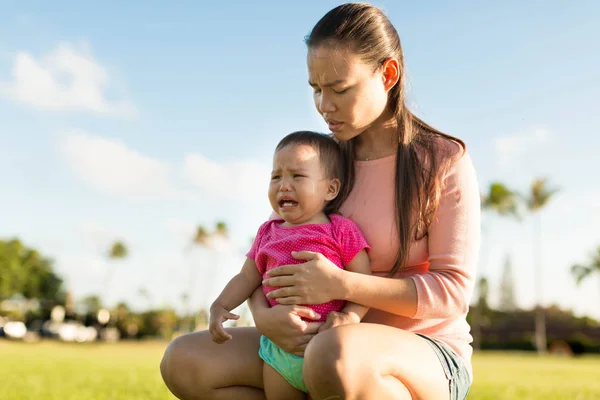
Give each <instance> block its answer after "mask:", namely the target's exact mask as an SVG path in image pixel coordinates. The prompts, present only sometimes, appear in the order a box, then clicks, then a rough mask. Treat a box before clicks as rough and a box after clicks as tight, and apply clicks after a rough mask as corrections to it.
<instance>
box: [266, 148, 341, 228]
mask: <svg viewBox="0 0 600 400" xmlns="http://www.w3.org/2000/svg"><path fill="white" fill-rule="evenodd" d="M332 181H334V180H332V179H329V178H327V177H326V174H325V171H324V170H323V168H322V166H321V162H320V160H319V153H318V152H317V151H316V150H315V149H314V148H312V147H310V146H306V145H290V146H286V147H284V148H283V149H281V150H279V151H277V152H276V153H275V155H274V156H273V172H272V173H271V183H270V185H269V201H270V202H271V206H272V207H273V210H274V211H275V212H276V213H277V214H279V216H280V217H281V218H283V219H284V220H285V221H286V222H288V223H290V224H293V225H295V224H303V223H306V222H309V221H310V220H311V218H313V217H314V216H315V215H317V214H319V213H321V212H322V211H323V208H324V207H325V204H326V202H327V201H329V200H332V199H333V198H334V197H335V195H336V194H337V189H336V187H335V186H336V185H332ZM332 186H333V190H332Z"/></svg>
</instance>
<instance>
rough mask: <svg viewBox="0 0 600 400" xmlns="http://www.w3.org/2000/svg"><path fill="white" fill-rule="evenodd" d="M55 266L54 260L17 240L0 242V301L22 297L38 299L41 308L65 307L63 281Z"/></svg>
mask: <svg viewBox="0 0 600 400" xmlns="http://www.w3.org/2000/svg"><path fill="white" fill-rule="evenodd" d="M53 264H54V262H53V260H51V259H50V258H47V257H44V256H42V255H41V254H40V253H39V252H38V251H37V250H35V249H33V248H29V247H27V246H25V245H24V244H23V243H21V241H19V240H18V239H12V240H8V241H3V240H0V301H1V300H4V299H8V298H9V297H11V296H13V295H16V294H21V295H23V296H24V297H25V298H27V299H39V300H40V301H41V303H42V307H44V304H48V306H50V308H51V307H52V306H54V305H55V304H64V301H65V293H64V292H63V291H62V284H63V281H62V279H61V278H60V276H58V274H56V273H55V272H54V265H53Z"/></svg>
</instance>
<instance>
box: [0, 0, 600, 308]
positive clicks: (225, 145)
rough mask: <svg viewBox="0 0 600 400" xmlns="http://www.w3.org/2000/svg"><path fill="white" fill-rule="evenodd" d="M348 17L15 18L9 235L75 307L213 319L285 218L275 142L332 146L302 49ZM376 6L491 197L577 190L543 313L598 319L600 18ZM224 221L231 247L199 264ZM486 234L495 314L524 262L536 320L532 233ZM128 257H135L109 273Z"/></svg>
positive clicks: (35, 9) (323, 8)
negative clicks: (171, 311)
mask: <svg viewBox="0 0 600 400" xmlns="http://www.w3.org/2000/svg"><path fill="white" fill-rule="evenodd" d="M84 3H85V4H84ZM175 4H176V5H175ZM338 4H341V3H340V2H334V1H304V2H301V3H300V2H299V3H297V4H293V3H292V2H276V1H260V2H245V1H231V2H210V3H199V2H192V1H187V2H177V3H170V4H168V3H167V2H162V3H161V4H159V3H154V4H153V5H152V6H148V3H147V2H141V1H129V2H126V3H123V2H116V1H105V2H102V3H101V4H90V3H87V2H76V1H63V2H61V5H62V8H61V11H58V9H57V7H56V4H52V5H49V4H48V3H47V2H44V1H8V2H3V7H2V13H0V209H2V210H3V212H2V214H1V216H0V238H4V239H8V238H13V237H18V238H20V239H21V240H22V241H23V242H24V243H25V244H26V245H28V246H32V247H35V248H37V249H39V250H40V251H41V252H42V253H43V254H44V255H47V256H48V257H51V258H52V259H53V260H54V262H55V268H56V270H57V271H58V272H59V273H60V275H61V276H62V277H63V278H64V279H65V285H66V288H67V289H69V290H70V291H71V292H72V293H73V295H74V296H75V299H81V298H82V297H83V296H86V295H88V294H90V293H97V294H100V295H102V296H103V298H104V299H105V301H106V302H108V303H109V304H114V303H115V302H116V301H118V300H124V301H126V302H127V303H129V304H130V305H131V306H132V307H134V308H138V309H143V308H145V307H150V306H153V307H155V306H166V305H171V306H175V307H178V308H180V307H181V296H180V295H181V293H182V292H183V291H188V290H189V291H191V292H192V294H191V301H192V303H193V304H194V305H197V306H203V307H206V306H208V305H209V304H210V302H211V301H212V299H213V298H214V297H215V296H216V295H217V294H218V292H219V291H220V289H221V288H222V286H223V285H224V284H225V282H226V281H227V280H228V279H229V278H230V277H231V276H233V274H235V273H236V271H237V270H239V268H240V267H241V265H242V262H243V258H244V254H245V252H246V251H247V250H248V248H249V244H250V238H251V237H253V236H254V234H255V232H256V229H257V228H258V226H259V224H260V223H261V222H263V221H264V220H265V218H267V217H268V216H269V213H270V208H269V204H268V200H267V185H268V180H269V172H270V163H271V157H272V151H273V149H274V147H275V145H276V144H277V142H278V141H279V140H280V139H281V138H282V137H283V136H284V135H286V134H287V133H290V132H292V131H296V130H301V129H311V130H317V131H321V132H326V131H327V127H326V125H325V124H324V123H323V122H322V121H321V119H320V117H319V116H318V114H317V112H316V111H315V109H314V106H313V104H312V96H311V89H310V87H309V86H308V84H307V80H308V75H307V70H306V47H305V45H304V42H303V38H304V37H305V36H306V35H307V34H308V33H309V31H310V29H311V28H312V26H313V25H314V24H315V23H316V22H317V21H318V19H319V18H320V17H321V16H322V15H324V14H325V13H326V12H327V11H328V10H330V9H331V8H333V7H335V6H336V5H338ZM373 4H375V5H377V6H380V7H381V8H382V9H383V10H384V11H385V13H386V14H387V15H388V17H389V18H390V19H391V21H392V23H393V24H394V25H395V27H396V29H397V30H398V32H399V34H400V37H401V41H402V45H403V48H404V53H405V62H406V73H407V76H408V82H409V87H408V99H409V105H410V107H411V109H412V110H414V112H415V113H416V114H418V115H419V116H421V117H422V118H423V119H425V120H426V121H427V122H429V123H430V124H432V125H433V126H435V127H437V128H439V129H440V130H442V131H444V132H447V133H450V134H452V135H454V136H457V137H459V138H461V139H463V140H464V141H465V142H466V144H467V148H468V150H469V152H470V154H471V157H472V158H473V161H474V164H475V168H476V170H477V175H478V179H479V184H480V186H481V190H482V191H485V190H486V188H487V187H488V185H489V184H490V182H492V181H496V180H499V181H502V182H504V183H505V184H506V185H508V186H509V187H511V188H513V189H515V190H519V191H521V192H526V191H527V190H528V187H529V184H530V182H531V181H532V179H533V178H535V177H546V178H547V179H548V181H549V183H550V185H551V187H556V188H558V189H560V190H559V192H558V193H557V194H556V195H555V196H554V197H553V198H552V199H551V201H550V203H549V204H548V206H547V207H546V208H545V209H544V210H543V211H542V212H541V215H540V219H541V226H542V235H541V249H542V258H541V265H542V269H543V277H542V287H543V297H542V299H543V303H544V304H558V305H560V306H561V307H564V308H569V309H572V310H574V312H576V313H577V314H578V315H590V316H594V317H596V318H600V307H599V306H600V277H598V276H596V277H595V278H591V279H589V280H588V281H586V282H584V283H582V284H581V285H580V286H577V285H576V284H575V282H574V279H573V278H572V276H571V275H570V273H569V267H570V265H572V264H574V263H585V262H586V261H587V260H588V255H589V254H590V253H591V252H592V251H593V250H594V249H595V248H596V247H597V246H598V245H600V230H598V226H600V180H599V179H598V178H597V177H596V176H595V175H597V174H594V173H593V171H599V170H600V159H599V158H598V157H597V155H598V148H599V147H600V139H599V136H598V132H600V113H598V112H597V110H596V107H597V106H598V104H600V82H599V80H598V77H597V71H598V65H600V41H599V40H598V38H600V3H598V2H594V1H583V0H582V1H578V2H576V3H570V4H568V3H567V2H564V1H528V2H517V1H504V2H486V3H482V2H477V1H461V2H452V4H450V2H443V1H431V2H426V4H425V3H416V2H413V3H410V2H398V1H391V0H390V1H378V2H374V3H373ZM593 175H594V176H593ZM221 220H222V221H225V222H226V223H227V224H228V226H229V229H230V240H228V241H224V240H221V241H217V242H214V243H213V245H212V248H210V249H201V248H190V246H189V242H190V238H191V236H192V235H193V232H194V230H195V228H196V227H197V226H198V225H204V226H206V227H207V228H208V229H209V230H212V229H213V228H214V226H215V224H216V222H218V221H221ZM483 225H484V226H483V228H484V229H483V236H482V245H481V252H480V261H479V268H478V273H479V274H480V275H485V276H487V277H488V279H489V280H490V287H491V291H492V296H491V301H492V304H495V305H497V292H498V285H499V282H500V277H501V274H502V269H503V265H504V263H505V260H506V258H507V257H509V258H510V260H511V263H512V271H513V276H514V282H515V290H516V294H517V303H518V304H519V305H520V306H522V307H531V306H532V305H533V304H534V301H535V297H534V254H533V248H534V236H533V234H532V233H533V232H532V226H533V224H532V219H531V218H530V217H524V218H523V219H522V220H521V221H516V220H511V219H506V218H504V219H502V218H499V217H497V216H494V215H488V214H485V215H484V217H483ZM114 240H122V241H124V242H125V243H126V244H127V246H128V248H129V251H130V255H129V257H128V258H126V259H125V260H122V261H118V262H115V263H110V262H109V260H107V258H106V252H107V249H108V247H109V245H110V244H111V242H113V241H114ZM108 268H114V269H115V275H114V279H113V280H112V281H111V282H110V283H109V284H106V283H105V275H106V271H107V269H108ZM140 288H145V289H146V290H147V291H148V293H149V296H148V297H147V298H144V297H143V296H141V295H140V294H139V289H140Z"/></svg>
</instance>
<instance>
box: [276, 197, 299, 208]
mask: <svg viewBox="0 0 600 400" xmlns="http://www.w3.org/2000/svg"><path fill="white" fill-rule="evenodd" d="M297 205H298V202H297V201H294V200H291V199H282V200H279V207H294V206H297Z"/></svg>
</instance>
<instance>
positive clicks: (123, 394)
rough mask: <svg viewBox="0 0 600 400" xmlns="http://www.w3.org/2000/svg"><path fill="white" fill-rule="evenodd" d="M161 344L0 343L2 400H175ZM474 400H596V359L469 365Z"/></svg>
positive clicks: (508, 358)
mask: <svg viewBox="0 0 600 400" xmlns="http://www.w3.org/2000/svg"><path fill="white" fill-rule="evenodd" d="M165 346H166V343H155V342H152V343H122V344H115V345H107V344H97V345H69V344H61V343H54V342H44V343H38V344H26V343H14V342H8V341H3V340H0V399H1V400H30V399H31V400H33V399H36V400H116V399H119V400H142V399H144V400H159V399H160V400H167V399H169V400H173V399H175V397H173V396H171V395H170V394H169V393H168V391H167V389H166V388H165V387H164V385H163V384H162V381H161V379H160V375H159V372H158V364H159V361H160V357H161V355H162V351H163V350H164V348H165ZM473 362H474V368H475V375H476V376H475V384H474V385H473V388H472V389H471V393H470V395H469V397H468V399H469V400H472V399H489V400H492V399H511V400H521V399H523V400H537V399H544V400H555V399H565V400H567V399H568V400H584V399H585V400H588V399H589V400H591V399H600V358H598V357H583V358H578V359H560V358H553V357H548V358H539V357H537V356H535V355H534V354H514V353H482V354H477V355H476V356H475V357H474V360H473Z"/></svg>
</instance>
